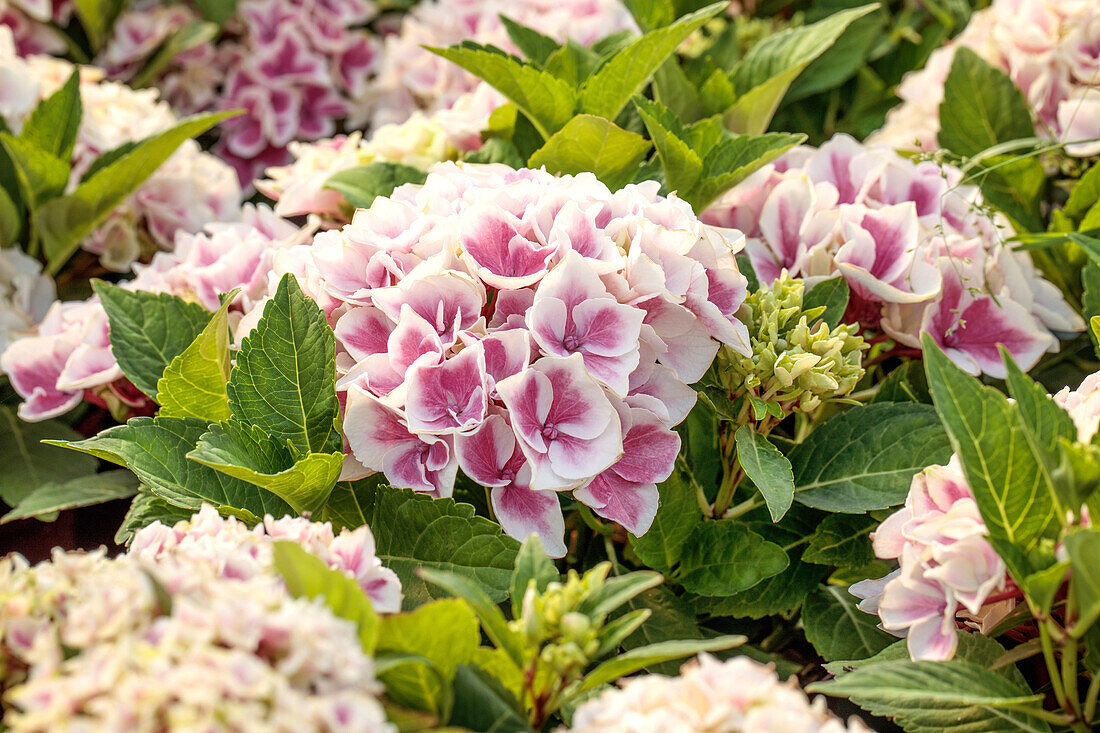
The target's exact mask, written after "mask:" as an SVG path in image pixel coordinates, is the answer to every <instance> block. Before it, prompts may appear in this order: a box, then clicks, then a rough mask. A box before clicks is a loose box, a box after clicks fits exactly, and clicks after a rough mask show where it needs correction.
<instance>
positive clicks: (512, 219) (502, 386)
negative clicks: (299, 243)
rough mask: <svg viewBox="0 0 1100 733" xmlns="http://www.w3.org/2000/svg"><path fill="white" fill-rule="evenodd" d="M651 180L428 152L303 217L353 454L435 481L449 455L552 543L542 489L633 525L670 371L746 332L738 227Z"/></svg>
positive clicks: (650, 471)
mask: <svg viewBox="0 0 1100 733" xmlns="http://www.w3.org/2000/svg"><path fill="white" fill-rule="evenodd" d="M657 188H658V187H657V186H656V184H648V183H647V184H642V185H638V186H628V187H626V188H624V189H622V190H621V191H618V192H615V193H612V192H611V191H609V190H608V189H607V188H606V187H605V186H603V184H601V183H600V182H599V181H598V180H597V179H596V178H595V177H594V176H592V175H591V174H581V175H578V176H563V177H560V178H558V177H555V176H552V175H550V174H548V173H546V172H545V171H541V170H540V171H534V170H520V171H514V170H512V169H511V168H507V167H504V166H494V165H463V164H453V163H444V164H441V165H439V166H437V167H436V168H434V169H433V172H432V173H430V174H429V175H428V178H427V181H426V182H425V183H424V184H423V185H419V186H418V185H405V186H402V187H400V188H398V189H397V190H395V191H394V193H393V195H392V196H391V197H389V198H379V199H376V200H375V202H374V204H373V205H372V206H371V208H370V209H366V210H360V211H358V212H356V214H355V217H354V218H353V219H352V221H351V223H350V224H348V225H346V226H345V227H343V228H342V229H341V230H339V231H336V230H333V231H328V232H322V233H321V234H319V235H318V236H317V237H316V239H315V241H314V245H313V247H312V249H311V250H307V252H308V256H310V257H311V259H312V266H313V267H314V268H316V272H317V273H318V274H319V277H318V278H317V279H316V280H315V281H314V280H310V282H309V283H308V284H307V285H305V287H306V288H307V290H311V294H312V295H314V297H315V298H317V300H318V302H323V303H327V304H328V305H327V306H326V311H327V312H329V313H330V314H331V315H330V321H331V322H332V323H333V327H334V329H335V332H336V337H337V341H338V344H339V352H340V353H339V354H338V357H337V367H338V370H339V374H340V378H339V381H338V385H337V388H338V389H339V390H341V391H342V392H344V393H346V405H347V406H346V414H345V419H344V431H345V439H346V441H347V445H348V447H349V449H350V452H351V457H353V458H354V460H355V462H357V463H358V464H361V465H362V467H363V471H364V472H367V471H383V472H384V473H385V474H386V477H387V479H388V480H389V481H390V482H391V483H393V484H395V485H398V486H402V487H406V488H412V489H415V490H417V491H423V492H427V493H431V494H433V495H435V496H449V495H450V493H451V492H452V490H453V484H454V480H455V476H456V474H457V471H458V470H459V468H461V469H462V471H463V472H464V473H465V474H466V475H467V476H468V477H469V478H471V479H473V480H474V481H475V482H477V483H479V484H482V485H484V486H486V487H488V488H489V489H490V491H491V497H492V504H493V509H494V512H495V513H496V515H497V517H498V518H499V519H500V521H501V523H502V525H503V526H504V528H505V530H506V531H507V532H508V533H509V534H512V535H514V536H516V537H520V538H522V537H525V536H527V534H529V533H530V532H535V531H537V532H539V534H540V536H541V537H542V539H543V542H544V545H545V546H546V547H547V548H548V550H549V551H550V552H552V553H553V554H555V555H561V554H564V552H565V546H564V544H563V541H562V539H561V534H562V530H561V528H562V521H563V520H562V515H561V508H560V506H559V504H558V501H557V497H556V496H555V495H554V492H557V491H572V492H573V496H574V498H576V499H577V500H579V501H581V502H582V503H584V504H587V505H588V506H590V507H592V509H593V510H595V511H596V513H598V514H600V515H602V516H604V517H606V518H608V519H612V520H614V521H617V522H619V523H620V524H622V525H623V526H624V527H626V528H627V529H628V530H630V531H631V532H634V533H635V534H641V533H643V532H645V531H646V529H648V527H649V525H650V523H651V522H652V520H653V516H654V513H655V512H656V508H657V489H656V484H658V483H660V482H661V481H663V480H664V479H666V478H667V477H668V476H669V474H670V472H671V471H672V467H673V463H674V461H675V458H676V454H677V452H678V450H679V438H678V437H677V435H676V433H675V432H673V431H672V430H671V427H672V426H673V425H675V424H676V423H678V422H679V421H680V420H682V419H683V418H684V416H686V414H687V411H688V410H689V409H690V407H691V405H692V404H693V403H694V399H695V395H694V392H693V391H692V390H691V388H690V387H688V384H689V383H690V382H693V381H695V380H697V379H698V378H699V377H701V376H702V374H703V373H704V372H706V370H707V369H708V368H709V366H710V364H711V362H712V360H713V359H714V356H715V354H716V353H717V351H718V349H719V347H720V345H722V344H726V345H728V346H730V347H731V348H733V349H736V350H739V351H741V352H745V351H747V349H748V331H747V329H746V327H745V325H744V324H743V323H741V321H739V320H738V319H737V318H736V315H735V314H736V313H737V311H738V310H739V308H740V306H741V303H742V301H743V300H744V298H745V293H746V281H745V279H744V277H743V276H742V275H741V273H740V272H738V270H737V265H736V263H735V260H734V256H733V255H734V253H735V252H736V251H737V250H738V249H739V248H740V246H741V238H740V235H739V234H738V233H736V232H724V231H719V230H716V229H713V228H711V227H708V226H706V225H704V224H702V223H701V222H700V221H699V220H698V219H697V218H696V217H695V216H694V214H693V213H692V212H691V209H690V207H689V206H687V205H686V204H685V203H683V202H682V201H679V200H677V199H675V198H662V197H660V196H659V195H658V194H657Z"/></svg>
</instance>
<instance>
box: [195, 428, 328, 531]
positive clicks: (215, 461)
mask: <svg viewBox="0 0 1100 733" xmlns="http://www.w3.org/2000/svg"><path fill="white" fill-rule="evenodd" d="M187 457H188V458H190V459H191V460H193V461H197V462H199V463H201V464H203V465H204V466H209V467H210V468H213V469H214V470H215V471H219V472H221V473H224V474H227V475H229V476H233V477H235V478H239V479H241V480H242V481H247V482H248V483H250V484H254V485H256V486H259V487H261V488H264V489H267V490H268V491H270V492H271V493H273V494H275V495H276V496H278V497H279V498H280V499H282V500H283V501H285V502H286V503H287V504H288V505H290V508H291V509H292V510H294V513H295V514H305V513H307V512H308V513H311V514H313V513H318V512H320V510H321V508H322V507H323V506H324V505H325V502H326V501H327V500H328V497H329V494H330V493H332V489H333V487H334V486H336V480H337V479H338V478H340V468H341V466H342V465H343V463H344V454H343V453H342V452H339V451H337V452H336V453H308V454H306V455H303V456H301V457H297V456H295V455H294V453H293V452H292V450H291V449H290V447H289V446H288V445H287V444H286V443H285V442H281V441H279V440H276V439H275V438H273V437H272V436H270V435H268V434H267V433H265V432H264V431H263V429H262V428H259V427H256V426H255V425H245V424H244V423H241V422H239V421H237V420H227V421H226V422H223V423H218V424H215V425H211V426H210V432H208V433H205V434H204V435H203V436H202V437H201V438H200V439H199V443H198V446H197V447H196V448H195V450H193V451H191V452H190V453H188V454H187Z"/></svg>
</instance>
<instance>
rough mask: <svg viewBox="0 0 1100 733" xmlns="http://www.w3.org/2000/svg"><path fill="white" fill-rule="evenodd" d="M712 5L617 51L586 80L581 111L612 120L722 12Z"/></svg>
mask: <svg viewBox="0 0 1100 733" xmlns="http://www.w3.org/2000/svg"><path fill="white" fill-rule="evenodd" d="M726 5H727V4H726V3H724V2H720V3H714V4H712V5H708V6H707V7H705V8H702V9H700V10H697V11H695V12H694V13H689V14H688V15H685V16H684V17H682V18H680V19H679V20H677V21H676V22H675V23H673V24H672V25H668V26H665V27H663V28H659V29H657V30H653V31H650V32H649V33H646V34H645V35H644V36H642V37H641V38H639V39H638V40H636V41H634V42H633V43H631V44H630V45H629V46H627V47H626V48H624V49H623V50H621V51H619V52H618V53H617V54H615V55H614V56H612V57H611V59H610V60H608V61H607V62H606V63H604V64H603V65H602V66H601V67H600V68H599V70H597V71H596V73H594V74H593V75H592V76H590V77H588V79H587V80H586V81H585V83H584V85H583V86H581V90H580V110H581V111H582V112H585V113H587V114H592V115H597V116H599V117H605V118H607V119H609V120H613V119H615V118H616V117H617V116H618V114H619V112H621V111H622V109H623V107H625V106H626V103H627V102H628V101H630V98H631V97H633V96H634V95H635V94H638V93H639V92H640V91H642V89H643V87H645V85H646V83H648V82H649V79H650V78H651V77H652V76H653V74H654V72H656V71H657V69H658V68H659V67H660V66H661V64H663V63H664V62H665V60H666V59H668V57H669V56H671V55H672V53H673V52H674V51H675V50H676V47H677V46H679V45H680V43H682V42H683V41H684V39H686V38H687V37H688V36H690V35H691V34H692V33H694V32H695V31H696V30H697V29H698V28H700V27H702V25H703V24H704V23H706V22H707V21H708V20H710V19H711V18H713V17H714V16H715V15H717V14H718V13H720V12H722V10H724V9H725V7H726Z"/></svg>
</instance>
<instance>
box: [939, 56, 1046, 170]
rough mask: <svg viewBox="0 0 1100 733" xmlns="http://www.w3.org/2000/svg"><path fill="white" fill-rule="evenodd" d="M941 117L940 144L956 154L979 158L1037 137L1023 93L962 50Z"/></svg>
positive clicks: (953, 68)
mask: <svg viewBox="0 0 1100 733" xmlns="http://www.w3.org/2000/svg"><path fill="white" fill-rule="evenodd" d="M939 112H940V132H939V136H938V137H939V143H940V145H942V146H943V147H945V148H947V149H949V150H951V152H953V153H957V154H959V155H966V156H973V155H977V154H979V153H981V152H984V151H985V150H987V149H989V148H992V147H994V146H996V145H998V144H1000V143H1006V142H1010V141H1012V140H1019V139H1021V138H1027V137H1032V136H1034V135H1035V127H1034V126H1033V124H1032V122H1031V113H1030V111H1029V109H1028V106H1027V101H1026V100H1025V99H1024V95H1023V92H1021V91H1020V89H1019V87H1017V86H1016V84H1015V83H1014V82H1013V81H1012V79H1010V78H1009V76H1008V75H1007V74H1005V73H1004V72H1003V71H1001V70H1000V69H997V68H995V67H994V66H992V65H990V64H989V62H987V61H986V60H985V59H983V58H982V57H980V56H978V54H976V53H974V52H973V51H972V50H970V49H969V48H966V47H960V48H959V49H958V50H957V51H956V52H955V57H954V59H953V60H952V62H951V70H950V72H948V74H947V80H946V81H945V82H944V86H943V102H941V103H940V110H939Z"/></svg>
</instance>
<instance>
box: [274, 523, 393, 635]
mask: <svg viewBox="0 0 1100 733" xmlns="http://www.w3.org/2000/svg"><path fill="white" fill-rule="evenodd" d="M271 549H272V562H273V564H274V565H275V569H276V570H277V571H278V572H279V575H281V576H282V578H283V582H285V583H286V587H287V590H289V591H290V594H291V595H292V596H294V597H295V598H322V599H324V603H325V605H326V606H327V607H328V608H329V610H330V611H332V613H333V615H335V616H337V617H339V618H343V619H347V620H348V621H351V622H352V623H353V624H355V628H356V629H357V630H358V635H359V643H360V644H362V645H363V651H364V652H366V653H367V654H373V653H374V650H375V648H376V647H377V645H378V642H379V638H380V636H381V634H380V631H381V624H382V620H381V619H380V618H379V616H378V613H377V612H376V611H375V610H374V606H372V605H371V602H370V598H368V597H367V594H366V593H364V592H363V589H362V588H360V587H359V584H358V583H356V582H355V579H354V578H352V577H350V576H348V575H347V574H345V573H342V572H340V571H339V570H335V569H333V568H330V567H329V566H328V564H326V563H325V561H324V560H322V559H320V558H319V557H316V556H315V555H312V554H310V553H309V552H307V551H306V550H305V548H303V547H302V546H301V545H300V544H298V543H297V542H291V541H289V540H278V541H276V542H274V543H273V544H272V548H271Z"/></svg>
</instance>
